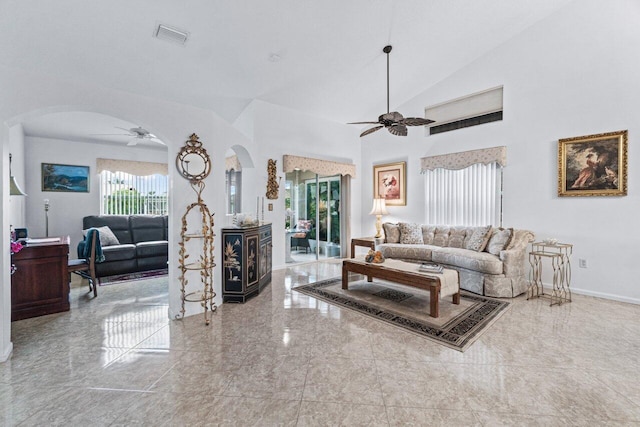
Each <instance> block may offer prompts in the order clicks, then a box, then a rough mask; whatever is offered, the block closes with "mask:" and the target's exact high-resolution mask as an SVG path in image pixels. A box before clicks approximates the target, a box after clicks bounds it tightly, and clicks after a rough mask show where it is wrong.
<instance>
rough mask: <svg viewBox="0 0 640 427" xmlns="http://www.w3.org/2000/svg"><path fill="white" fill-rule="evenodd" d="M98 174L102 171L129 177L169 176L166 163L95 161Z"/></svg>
mask: <svg viewBox="0 0 640 427" xmlns="http://www.w3.org/2000/svg"><path fill="white" fill-rule="evenodd" d="M96 168H97V170H98V173H101V172H102V171H110V172H125V173H128V174H131V175H138V176H147V175H153V174H160V175H169V168H168V166H167V164H166V163H153V162H134V161H131V160H118V159H96Z"/></svg>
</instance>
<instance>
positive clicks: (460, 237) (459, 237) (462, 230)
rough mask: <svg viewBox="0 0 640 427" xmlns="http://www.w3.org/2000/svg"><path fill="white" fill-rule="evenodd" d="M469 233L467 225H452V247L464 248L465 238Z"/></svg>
mask: <svg viewBox="0 0 640 427" xmlns="http://www.w3.org/2000/svg"><path fill="white" fill-rule="evenodd" d="M466 235H467V227H451V232H450V233H449V247H450V248H464V247H465V245H464V238H465V236H466Z"/></svg>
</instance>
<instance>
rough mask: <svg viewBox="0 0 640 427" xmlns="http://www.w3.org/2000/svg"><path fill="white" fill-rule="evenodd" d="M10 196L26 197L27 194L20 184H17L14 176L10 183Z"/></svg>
mask: <svg viewBox="0 0 640 427" xmlns="http://www.w3.org/2000/svg"><path fill="white" fill-rule="evenodd" d="M9 195H10V196H26V195H27V193H25V192H24V191H22V189H21V188H20V186H19V185H18V183H17V182H16V177H15V176H12V177H11V181H10V183H9Z"/></svg>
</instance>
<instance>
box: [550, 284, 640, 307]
mask: <svg viewBox="0 0 640 427" xmlns="http://www.w3.org/2000/svg"><path fill="white" fill-rule="evenodd" d="M543 286H544V292H545V293H551V290H552V289H553V286H552V285H550V284H546V283H545V284H544V285H543ZM571 293H573V294H577V295H584V296H588V297H595V298H602V299H608V300H612V301H619V302H626V303H629V304H638V305H640V299H639V298H629V297H624V296H620V295H615V294H608V293H605V292H596V291H590V290H588V289H580V288H573V287H572V288H571Z"/></svg>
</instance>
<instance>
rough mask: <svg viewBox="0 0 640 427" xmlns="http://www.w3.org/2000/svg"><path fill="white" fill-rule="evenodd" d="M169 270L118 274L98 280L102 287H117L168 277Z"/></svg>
mask: <svg viewBox="0 0 640 427" xmlns="http://www.w3.org/2000/svg"><path fill="white" fill-rule="evenodd" d="M167 274H169V270H168V269H166V268H163V269H160V270H149V271H141V272H139V273H127V274H116V275H114V276H105V277H100V278H99V279H98V283H99V284H100V286H107V285H115V284H117V283H122V282H132V281H135V280H144V279H150V278H152V277H158V276H166V275H167Z"/></svg>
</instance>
